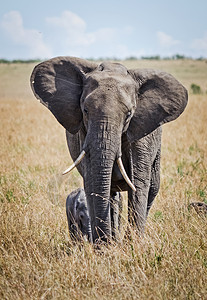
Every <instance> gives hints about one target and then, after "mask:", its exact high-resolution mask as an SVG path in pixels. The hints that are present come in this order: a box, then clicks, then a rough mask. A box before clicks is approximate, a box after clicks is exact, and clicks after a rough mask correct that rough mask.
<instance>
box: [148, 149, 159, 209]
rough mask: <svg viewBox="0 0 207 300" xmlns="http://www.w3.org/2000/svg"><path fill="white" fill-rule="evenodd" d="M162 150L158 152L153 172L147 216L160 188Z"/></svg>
mask: <svg viewBox="0 0 207 300" xmlns="http://www.w3.org/2000/svg"><path fill="white" fill-rule="evenodd" d="M160 152H161V151H160V149H159V150H158V152H157V155H156V157H155V160H154V163H153V165H152V171H151V183H150V190H149V195H148V203H147V215H148V213H149V210H150V208H151V206H152V203H153V201H154V199H155V197H156V195H157V194H158V191H159V188H160V154H161V153H160Z"/></svg>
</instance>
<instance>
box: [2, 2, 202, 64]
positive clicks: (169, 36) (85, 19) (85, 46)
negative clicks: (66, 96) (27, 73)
mask: <svg viewBox="0 0 207 300" xmlns="http://www.w3.org/2000/svg"><path fill="white" fill-rule="evenodd" d="M177 53H179V54H184V55H185V56H191V57H193V58H198V57H201V56H202V57H207V1H206V0H197V1H191V0H173V1H171V0H148V1H144V0H142V1H140V0H104V1H98V0H96V1H95V0H83V1H81V0H79V1H74V0H73V1H71V0H57V1H51V0H41V1H40V0H35V1H29V0H13V1H12V0H5V1H2V3H1V5H0V58H5V59H18V58H19V59H34V58H41V59H45V58H50V57H54V56H59V55H72V56H77V57H83V58H91V57H93V58H99V57H118V58H125V57H129V56H136V57H141V56H151V55H160V56H162V57H165V56H171V55H173V54H177Z"/></svg>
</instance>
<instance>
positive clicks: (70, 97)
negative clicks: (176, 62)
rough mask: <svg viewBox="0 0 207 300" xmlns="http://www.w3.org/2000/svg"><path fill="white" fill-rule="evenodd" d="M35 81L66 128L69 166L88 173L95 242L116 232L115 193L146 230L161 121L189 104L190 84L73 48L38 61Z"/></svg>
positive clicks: (85, 177)
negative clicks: (90, 56) (69, 52)
mask: <svg viewBox="0 0 207 300" xmlns="http://www.w3.org/2000/svg"><path fill="white" fill-rule="evenodd" d="M31 87H32V90H33V93H34V95H35V96H36V98H38V99H39V100H40V101H41V103H43V104H44V105H45V106H46V107H47V108H48V109H49V110H50V111H51V112H52V114H53V115H54V116H55V118H56V119H57V121H58V122H59V123H60V124H61V125H62V126H63V127H64V128H65V129H66V139H67V144H68V148H69V152H70V155H71V157H72V159H73V161H74V163H73V165H72V166H71V167H70V168H68V169H67V170H66V171H65V172H64V174H65V173H67V172H69V171H71V170H72V168H74V167H75V166H76V167H77V169H78V171H79V173H80V174H81V176H82V177H83V182H84V190H85V194H86V200H87V207H88V211H89V217H90V223H91V231H92V243H94V244H96V245H98V244H99V243H103V244H105V243H108V242H110V241H112V240H113V239H115V240H116V234H114V232H116V230H115V229H114V222H113V219H114V218H113V214H114V213H113V210H114V208H113V206H114V205H113V203H111V199H113V198H114V195H116V193H117V192H120V191H127V194H128V221H129V222H130V224H132V225H133V227H134V228H135V231H136V232H137V233H138V235H142V234H143V233H144V228H145V224H146V219H147V216H148V213H149V209H150V207H151V205H152V203H153V200H154V198H155V196H156V195H157V193H158V190H159V186H160V156H161V135H162V125H163V124H164V123H166V122H170V121H173V120H175V119H176V118H177V117H178V116H180V114H181V113H182V112H183V111H184V109H185V107H186V105H187V101H188V93H187V90H186V89H185V87H184V86H183V85H182V84H181V83H180V82H179V81H177V80H176V79H175V78H174V77H173V76H172V75H170V74H168V73H166V72H163V71H159V70H153V69H127V68H126V67H125V66H124V65H123V64H121V63H117V62H115V63H114V62H109V61H105V62H102V63H98V62H91V61H87V60H85V59H81V58H77V57H70V56H60V57H55V58H52V59H50V60H47V61H44V62H41V63H40V64H38V65H37V66H36V67H35V68H34V70H33V72H32V75H31ZM115 198H116V197H115ZM115 210H116V209H115Z"/></svg>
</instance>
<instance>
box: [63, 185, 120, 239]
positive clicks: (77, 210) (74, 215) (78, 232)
mask: <svg viewBox="0 0 207 300" xmlns="http://www.w3.org/2000/svg"><path fill="white" fill-rule="evenodd" d="M111 203H113V206H112V205H111V210H112V211H111V215H113V220H112V223H113V228H114V230H115V231H114V236H115V235H116V236H117V237H118V234H119V227H120V212H121V209H122V199H121V195H120V193H116V194H114V197H112V198H111ZM112 207H113V209H112ZM66 214H67V220H68V228H69V232H70V236H71V238H72V239H75V240H81V239H82V238H83V239H84V240H85V241H86V240H87V241H92V235H91V224H90V218H89V213H88V208H87V201H86V194H85V191H84V189H83V188H79V189H77V190H75V191H72V192H71V193H70V194H69V195H68V197H67V199H66Z"/></svg>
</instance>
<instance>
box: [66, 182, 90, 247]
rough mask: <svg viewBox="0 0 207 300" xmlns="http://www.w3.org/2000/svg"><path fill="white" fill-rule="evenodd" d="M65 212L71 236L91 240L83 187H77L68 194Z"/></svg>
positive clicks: (76, 238)
mask: <svg viewBox="0 0 207 300" xmlns="http://www.w3.org/2000/svg"><path fill="white" fill-rule="evenodd" d="M66 214H67V219H68V228H69V232H70V236H71V238H72V239H75V240H81V239H84V240H88V241H91V238H92V237H91V224H90V219H89V214H88V209H87V203H86V195H85V191H84V189H83V188H79V189H77V190H75V191H73V192H71V193H70V194H69V195H68V197H67V199H66Z"/></svg>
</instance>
